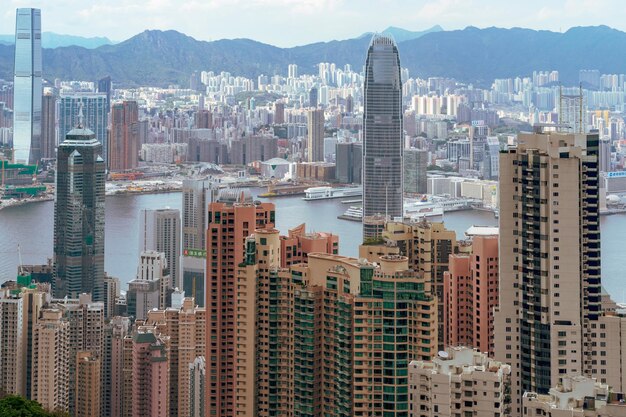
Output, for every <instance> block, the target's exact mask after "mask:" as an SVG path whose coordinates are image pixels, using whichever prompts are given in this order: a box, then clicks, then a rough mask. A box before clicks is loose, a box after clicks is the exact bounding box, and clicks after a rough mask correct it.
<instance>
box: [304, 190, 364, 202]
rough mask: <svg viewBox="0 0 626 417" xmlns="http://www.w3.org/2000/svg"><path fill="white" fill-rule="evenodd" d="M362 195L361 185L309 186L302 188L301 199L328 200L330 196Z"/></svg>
mask: <svg viewBox="0 0 626 417" xmlns="http://www.w3.org/2000/svg"><path fill="white" fill-rule="evenodd" d="M362 195H363V187H342V188H333V187H311V188H307V189H306V190H304V197H303V198H302V199H303V200H306V201H312V200H328V199H331V198H342V197H357V196H362Z"/></svg>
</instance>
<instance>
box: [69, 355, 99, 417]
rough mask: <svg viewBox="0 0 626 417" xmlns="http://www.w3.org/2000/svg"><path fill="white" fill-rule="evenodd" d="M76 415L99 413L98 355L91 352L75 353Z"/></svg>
mask: <svg viewBox="0 0 626 417" xmlns="http://www.w3.org/2000/svg"><path fill="white" fill-rule="evenodd" d="M75 368H76V381H75V384H74V385H75V387H76V394H75V397H76V404H75V406H74V413H73V414H72V415H74V416H76V417H93V416H98V415H100V394H101V393H100V389H101V385H100V382H101V381H100V357H99V356H97V355H95V354H94V353H93V352H78V353H77V354H76V365H75Z"/></svg>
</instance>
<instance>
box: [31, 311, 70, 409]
mask: <svg viewBox="0 0 626 417" xmlns="http://www.w3.org/2000/svg"><path fill="white" fill-rule="evenodd" d="M32 344H33V367H32V388H31V399H32V400H34V401H37V402H38V403H39V404H41V405H42V407H43V408H45V409H46V410H49V411H61V412H68V411H69V385H70V380H69V375H70V373H69V367H70V364H69V362H70V323H69V322H68V321H67V320H65V319H64V318H63V312H62V311H61V310H59V309H56V308H45V309H42V310H41V317H40V318H39V320H38V322H37V324H35V326H34V328H33V340H32Z"/></svg>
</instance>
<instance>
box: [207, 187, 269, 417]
mask: <svg viewBox="0 0 626 417" xmlns="http://www.w3.org/2000/svg"><path fill="white" fill-rule="evenodd" d="M275 215H276V213H275V210H274V205H273V204H271V203H260V204H255V203H254V202H253V201H252V196H251V195H250V193H249V192H248V191H240V190H221V191H220V192H219V194H218V197H217V200H216V201H215V202H212V203H210V204H209V209H208V224H207V241H206V245H207V258H206V262H207V263H206V274H207V279H206V284H207V286H206V296H205V300H206V303H205V304H206V309H207V312H209V313H210V319H208V318H207V320H206V323H207V326H206V338H207V340H206V354H205V359H206V367H207V374H208V375H211V376H216V377H215V378H213V377H211V378H210V379H209V378H207V381H206V382H207V383H206V403H207V407H208V408H209V409H210V410H215V413H216V416H218V417H234V416H235V415H236V414H235V404H236V396H237V394H236V392H237V387H236V385H235V374H236V369H237V366H238V365H237V364H236V362H235V360H234V357H233V350H234V349H235V347H236V344H237V343H238V342H237V340H238V335H237V333H236V327H235V318H236V317H237V314H238V313H237V305H238V301H237V299H236V298H235V292H236V289H237V286H238V283H237V281H236V268H237V265H239V264H241V263H242V262H243V261H244V247H245V246H244V244H245V240H246V238H247V237H248V236H249V235H250V234H251V233H253V232H254V231H255V229H262V228H272V227H273V226H274V222H275ZM225 226H226V227H225ZM250 296H251V294H250Z"/></svg>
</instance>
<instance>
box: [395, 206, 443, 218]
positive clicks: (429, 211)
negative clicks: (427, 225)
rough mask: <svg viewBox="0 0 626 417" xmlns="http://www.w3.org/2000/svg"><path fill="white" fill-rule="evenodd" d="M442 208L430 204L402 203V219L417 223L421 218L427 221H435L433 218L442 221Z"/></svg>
mask: <svg viewBox="0 0 626 417" xmlns="http://www.w3.org/2000/svg"><path fill="white" fill-rule="evenodd" d="M443 213H444V210H443V207H441V206H440V205H439V204H437V203H431V202H421V201H414V202H405V203H404V218H405V219H409V220H413V221H417V220H421V219H423V218H428V219H429V220H435V219H434V218H436V217H437V218H440V219H443Z"/></svg>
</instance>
